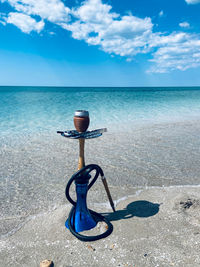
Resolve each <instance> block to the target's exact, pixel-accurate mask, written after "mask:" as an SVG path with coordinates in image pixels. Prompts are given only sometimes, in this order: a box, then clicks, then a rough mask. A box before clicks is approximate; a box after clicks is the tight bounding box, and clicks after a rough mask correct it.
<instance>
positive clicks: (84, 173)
mask: <svg viewBox="0 0 200 267" xmlns="http://www.w3.org/2000/svg"><path fill="white" fill-rule="evenodd" d="M93 170H95V171H96V173H95V176H94V178H93V179H92V181H91V182H90V183H89V184H88V190H89V189H90V188H91V187H92V186H93V184H94V183H95V182H96V180H97V178H98V176H99V174H100V175H101V177H102V180H103V179H105V178H104V174H103V170H102V169H101V168H100V167H99V166H98V165H96V164H90V165H87V166H85V167H83V168H82V169H80V170H79V171H77V172H76V173H74V174H73V175H72V177H71V178H70V180H69V181H68V183H67V186H66V189H65V195H66V198H67V199H68V201H69V202H70V203H71V204H72V205H73V207H72V209H71V211H70V213H69V218H68V226H69V230H70V232H71V233H72V234H73V235H74V236H75V237H77V238H78V239H79V240H81V241H86V242H87V241H96V240H99V239H101V238H105V237H107V236H108V235H110V234H111V233H112V231H113V225H112V224H111V222H110V221H109V220H108V219H106V218H105V217H104V216H103V215H101V214H99V213H97V212H95V211H93V210H90V209H88V210H89V212H90V214H91V215H92V217H93V219H94V220H95V221H96V222H98V221H104V222H105V223H106V224H107V230H106V231H105V232H104V233H103V234H100V235H96V236H85V235H81V234H79V233H78V232H76V231H75V227H74V225H73V224H72V218H74V217H75V211H76V202H75V201H74V200H73V199H72V198H71V197H70V195H69V190H70V186H71V184H72V182H73V181H75V182H76V183H81V184H85V183H87V182H88V180H89V179H90V178H91V176H90V175H89V173H90V172H92V171H93ZM111 206H112V205H111ZM112 208H113V211H115V209H114V206H112Z"/></svg>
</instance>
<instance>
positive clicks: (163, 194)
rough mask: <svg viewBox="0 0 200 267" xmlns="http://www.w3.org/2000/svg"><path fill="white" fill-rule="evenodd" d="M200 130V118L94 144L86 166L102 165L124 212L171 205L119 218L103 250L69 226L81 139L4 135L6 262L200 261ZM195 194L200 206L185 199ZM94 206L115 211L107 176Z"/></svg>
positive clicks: (94, 193) (92, 198) (95, 190)
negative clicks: (69, 193) (133, 206)
mask: <svg viewBox="0 0 200 267" xmlns="http://www.w3.org/2000/svg"><path fill="white" fill-rule="evenodd" d="M108 130H109V129H108ZM199 132H200V123H199V122H198V121H195V122H184V123H171V124H160V125H151V126H148V127H147V126H146V127H137V128H136V129H135V131H134V132H127V133H123V132H120V131H119V133H116V132H113V133H112V132H109V131H108V133H105V134H104V135H103V136H102V137H100V138H98V139H96V140H88V141H86V148H85V150H86V164H89V163H96V164H98V165H100V166H101V167H102V169H103V170H104V172H105V176H106V177H107V180H108V184H109V187H110V190H111V193H112V196H113V198H114V200H115V203H118V209H119V210H120V209H124V208H125V207H126V206H127V205H128V203H132V202H133V203H134V202H135V201H141V200H142V201H148V202H149V203H157V204H159V205H160V204H161V203H163V204H162V205H160V206H159V211H158V212H157V213H156V214H152V215H150V216H147V217H145V216H143V217H140V216H137V214H136V215H134V214H133V216H131V218H129V219H127V220H124V219H123V218H121V219H118V220H114V221H113V224H114V232H113V233H112V235H111V236H110V237H109V238H107V239H105V240H102V241H98V242H95V243H94V244H95V245H94V244H93V245H92V246H94V247H95V250H92V249H91V248H88V247H87V245H86V244H85V243H81V242H80V241H78V240H76V239H75V238H74V237H72V236H71V234H70V233H68V231H66V230H65V228H64V221H65V219H66V218H67V214H68V211H69V208H70V206H69V205H68V203H67V201H66V199H65V195H64V190H65V186H66V183H67V181H68V179H69V178H70V177H71V175H72V174H73V172H74V171H75V170H76V168H77V158H78V142H77V140H69V139H66V138H63V137H61V136H59V135H56V133H55V135H53V134H49V135H43V136H39V135H38V136H37V135H34V136H11V137H6V138H3V137H2V138H1V140H0V146H1V148H0V153H1V161H0V169H1V207H0V208H1V215H0V216H1V217H0V224H1V226H0V231H1V257H0V259H1V262H0V266H9V265H11V264H15V266H38V265H39V261H40V260H42V259H45V258H46V257H50V258H51V257H52V259H53V260H54V261H55V266H103V265H104V266H134V264H135V265H136V266H199V264H200V261H199V256H198V255H197V253H196V252H197V250H199V249H200V245H199V236H200V235H199V234H197V232H198V231H200V225H199V220H200V217H199V216H200V214H199V193H200V188H199V186H198V185H200V175H199V173H200V158H199V152H200V138H199ZM190 198H191V199H193V200H194V203H195V204H194V205H193V207H192V206H191V208H192V209H191V208H189V209H184V208H182V209H181V204H180V202H184V201H185V202H187V199H190ZM120 200H121V201H120ZM88 203H89V204H90V205H92V206H94V209H95V210H97V211H102V212H106V211H108V212H111V210H110V209H109V208H108V203H107V198H106V194H105V192H104V189H103V186H102V184H101V181H100V180H99V181H97V183H96V184H95V185H94V186H93V187H92V189H91V191H90V192H89V195H88ZM143 204H144V207H145V202H144V203H143ZM147 208H148V205H147ZM193 209H194V210H195V212H191V210H193ZM188 212H190V213H191V214H190V213H188ZM150 213H151V212H150ZM188 214H189V215H188ZM188 216H189V217H188ZM171 217H172V219H171ZM188 218H190V220H189V219H188ZM159 221H160V222H159ZM148 227H149V228H148ZM132 229H133V231H132ZM144 229H145V231H144V232H143V230H144ZM198 229H199V230H198ZM130 232H131V233H132V234H129V233H130ZM136 232H137V234H136ZM154 232H155V236H153V234H152V233H154ZM55 233H56V234H55ZM145 233H146V236H144V235H145ZM195 233H196V234H195ZM45 235H46V237H45ZM163 235H164V236H166V239H164V236H163ZM147 236H149V240H150V241H149V242H147V240H148V239H147ZM173 237H174V238H175V241H174V239H173ZM190 238H191V241H190V240H189V239H190ZM178 239H180V243H177V242H178V241H177V240H178ZM167 240H168V241H167ZM192 240H193V241H192ZM164 241H166V242H165V243H166V244H165V245H164ZM159 242H161V243H160V244H162V245H161V246H160V245H159ZM113 244H114V247H111V248H110V246H113ZM192 244H193V245H192ZM190 246H193V247H194V249H193V252H190V253H189V251H191V248H190ZM129 248H130V251H129ZM189 248H190V249H189ZM150 250H151V251H150ZM95 251H96V252H95ZM149 251H150V252H149ZM175 251H176V253H177V256H176V255H175V254H176V253H175ZM80 252H81V253H80ZM123 253H124V254H123ZM149 253H150V254H151V256H149V255H150V254H149ZM195 253H196V254H195ZM119 254H120V255H121V256H120V257H121V260H120V259H118V256H119ZM146 254H147V256H144V255H146ZM179 254H180V255H179ZM189 254H190V256H189ZM30 255H31V256H30ZM77 255H78V257H77ZM84 255H86V256H87V260H85V258H84ZM123 255H124V256H123ZM178 255H179V256H178ZM181 255H182V257H181ZM101 256H102V257H101ZM95 257H96V258H95ZM108 258H109V260H108ZM97 260H98V261H97ZM28 261H29V263H27V262H28ZM84 261H85V263H84ZM101 261H102V263H101ZM112 261H113V262H112ZM192 261H193V262H192ZM107 263H108V264H107ZM183 263H184V264H183ZM106 264H107V265H106ZM119 264H121V265H119ZM126 264H127V265H126ZM170 264H171V265H170ZM181 264H182V265H181ZM190 264H191V265H190ZM195 264H196V265H195Z"/></svg>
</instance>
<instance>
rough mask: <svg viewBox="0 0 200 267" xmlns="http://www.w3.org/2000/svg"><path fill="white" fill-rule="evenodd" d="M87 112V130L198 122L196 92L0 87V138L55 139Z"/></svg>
mask: <svg viewBox="0 0 200 267" xmlns="http://www.w3.org/2000/svg"><path fill="white" fill-rule="evenodd" d="M77 109H86V110H88V111H89V112H90V118H91V124H90V129H94V128H100V127H108V128H109V129H110V130H111V131H112V130H113V131H115V130H119V129H122V130H123V129H126V130H132V129H134V127H136V126H137V125H141V124H142V125H143V124H149V123H150V124H151V123H163V122H177V121H178V122H179V121H186V120H195V119H199V117H200V87H199V88H198V87H195V88H193V87H192V88H172V87H171V88H58V87H0V135H7V134H9V135H10V134H12V133H18V134H20V133H21V134H22V133H23V134H24V135H26V134H34V133H39V134H42V133H47V132H48V133H50V134H55V132H56V131H57V130H66V129H73V128H74V126H73V113H74V111H75V110H77Z"/></svg>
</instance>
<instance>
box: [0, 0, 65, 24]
mask: <svg viewBox="0 0 200 267" xmlns="http://www.w3.org/2000/svg"><path fill="white" fill-rule="evenodd" d="M1 2H8V3H9V4H10V5H11V6H12V7H14V8H15V10H16V11H19V12H22V13H24V14H26V15H38V16H40V17H41V18H42V19H47V20H49V21H51V22H62V21H68V20H69V17H68V13H69V11H70V9H69V8H68V7H66V6H65V5H64V4H63V2H62V1H61V0H21V1H19V0H7V1H6V0H1Z"/></svg>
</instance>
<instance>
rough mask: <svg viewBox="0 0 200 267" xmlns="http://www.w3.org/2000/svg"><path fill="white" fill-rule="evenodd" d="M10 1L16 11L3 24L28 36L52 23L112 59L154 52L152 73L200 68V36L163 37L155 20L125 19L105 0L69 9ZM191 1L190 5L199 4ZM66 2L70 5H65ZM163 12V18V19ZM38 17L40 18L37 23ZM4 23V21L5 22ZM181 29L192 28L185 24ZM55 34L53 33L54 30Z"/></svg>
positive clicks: (36, 0)
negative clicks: (9, 24) (156, 26)
mask: <svg viewBox="0 0 200 267" xmlns="http://www.w3.org/2000/svg"><path fill="white" fill-rule="evenodd" d="M0 2H8V3H9V4H10V5H11V6H12V7H13V8H14V9H15V10H16V12H11V13H9V14H7V15H6V14H5V15H4V17H3V23H12V24H14V25H16V26H17V27H18V28H20V29H21V30H22V31H23V32H25V33H30V32H31V31H36V32H40V31H42V30H43V29H44V25H45V24H44V23H45V22H46V21H50V22H51V23H54V24H56V25H57V26H60V27H62V28H63V29H65V30H68V31H70V32H71V33H72V37H73V38H74V39H78V40H84V41H85V42H86V43H88V44H89V45H97V46H98V47H99V48H100V49H101V50H103V51H105V52H106V53H109V54H110V55H111V56H113V55H119V56H122V57H126V60H127V61H131V60H133V59H134V57H135V56H136V55H137V54H140V53H150V55H152V59H151V60H150V61H151V62H152V64H153V65H152V68H151V69H150V70H149V71H150V72H168V71H172V70H175V69H178V70H186V69H188V68H193V67H197V66H200V52H199V51H200V36H199V35H198V34H189V33H184V32H172V33H170V34H163V33H160V32H153V23H152V21H151V18H149V17H146V18H139V17H136V16H134V15H132V14H130V13H129V14H128V15H126V16H121V15H120V14H117V13H115V12H113V11H112V6H111V5H108V4H106V3H103V2H102V0H85V1H84V2H82V4H81V5H80V6H77V7H75V8H72V9H69V8H68V7H67V6H66V5H65V4H64V2H63V1H61V0H21V1H18V0H7V1H6V0H0ZM197 2H200V0H199V1H197V0H196V1H194V0H193V1H191V0H190V1H189V0H187V3H188V4H189V3H190V4H192V3H197ZM65 3H66V2H65ZM163 14H164V13H163V11H161V12H160V13H159V16H163ZM34 16H39V17H40V21H39V22H38V21H36V19H35V18H34ZM1 23H2V22H1ZM179 25H180V27H183V28H187V27H189V26H190V25H189V23H188V22H182V23H180V24H179ZM50 34H51V31H50Z"/></svg>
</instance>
